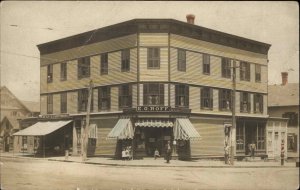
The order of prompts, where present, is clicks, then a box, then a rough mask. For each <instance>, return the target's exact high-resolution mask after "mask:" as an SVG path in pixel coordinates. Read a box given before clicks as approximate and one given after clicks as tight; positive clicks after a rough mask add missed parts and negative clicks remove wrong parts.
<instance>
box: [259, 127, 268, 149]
mask: <svg viewBox="0 0 300 190" xmlns="http://www.w3.org/2000/svg"><path fill="white" fill-rule="evenodd" d="M265 135H266V134H265V127H264V126H263V124H261V123H259V124H258V125H257V149H258V150H264V149H265V144H266V143H265Z"/></svg>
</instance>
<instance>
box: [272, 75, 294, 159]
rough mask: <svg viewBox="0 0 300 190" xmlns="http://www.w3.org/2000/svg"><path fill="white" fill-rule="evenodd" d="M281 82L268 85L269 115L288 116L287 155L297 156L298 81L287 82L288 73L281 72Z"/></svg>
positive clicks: (289, 156) (290, 156)
mask: <svg viewBox="0 0 300 190" xmlns="http://www.w3.org/2000/svg"><path fill="white" fill-rule="evenodd" d="M281 74H282V84H275V85H269V86H268V93H269V98H268V112H269V115H270V117H283V118H288V119H289V120H288V127H287V140H286V142H285V143H286V144H287V156H288V158H296V157H298V158H299V83H288V73H287V72H282V73H281Z"/></svg>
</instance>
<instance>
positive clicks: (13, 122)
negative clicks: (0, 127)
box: [1, 116, 19, 129]
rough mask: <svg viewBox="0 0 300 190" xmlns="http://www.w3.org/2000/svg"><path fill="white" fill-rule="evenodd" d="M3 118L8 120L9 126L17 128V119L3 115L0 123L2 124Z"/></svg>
mask: <svg viewBox="0 0 300 190" xmlns="http://www.w3.org/2000/svg"><path fill="white" fill-rule="evenodd" d="M5 120H8V122H9V123H10V124H11V126H12V127H13V129H19V121H18V119H17V118H13V117H7V116H5V117H4V118H3V119H2V121H1V124H2V123H3V122H4V121H5Z"/></svg>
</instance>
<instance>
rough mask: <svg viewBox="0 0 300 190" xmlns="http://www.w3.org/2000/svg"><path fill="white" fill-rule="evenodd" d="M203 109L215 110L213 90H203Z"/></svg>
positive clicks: (205, 88)
mask: <svg viewBox="0 0 300 190" xmlns="http://www.w3.org/2000/svg"><path fill="white" fill-rule="evenodd" d="M201 108H202V109H212V108H213V89H212V88H207V87H204V88H202V89H201Z"/></svg>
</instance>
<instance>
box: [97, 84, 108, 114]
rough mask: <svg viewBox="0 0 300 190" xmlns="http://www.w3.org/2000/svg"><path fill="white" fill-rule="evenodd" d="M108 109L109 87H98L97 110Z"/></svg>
mask: <svg viewBox="0 0 300 190" xmlns="http://www.w3.org/2000/svg"><path fill="white" fill-rule="evenodd" d="M109 109H110V87H107V86H106V87H100V88H99V89H98V110H109Z"/></svg>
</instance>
